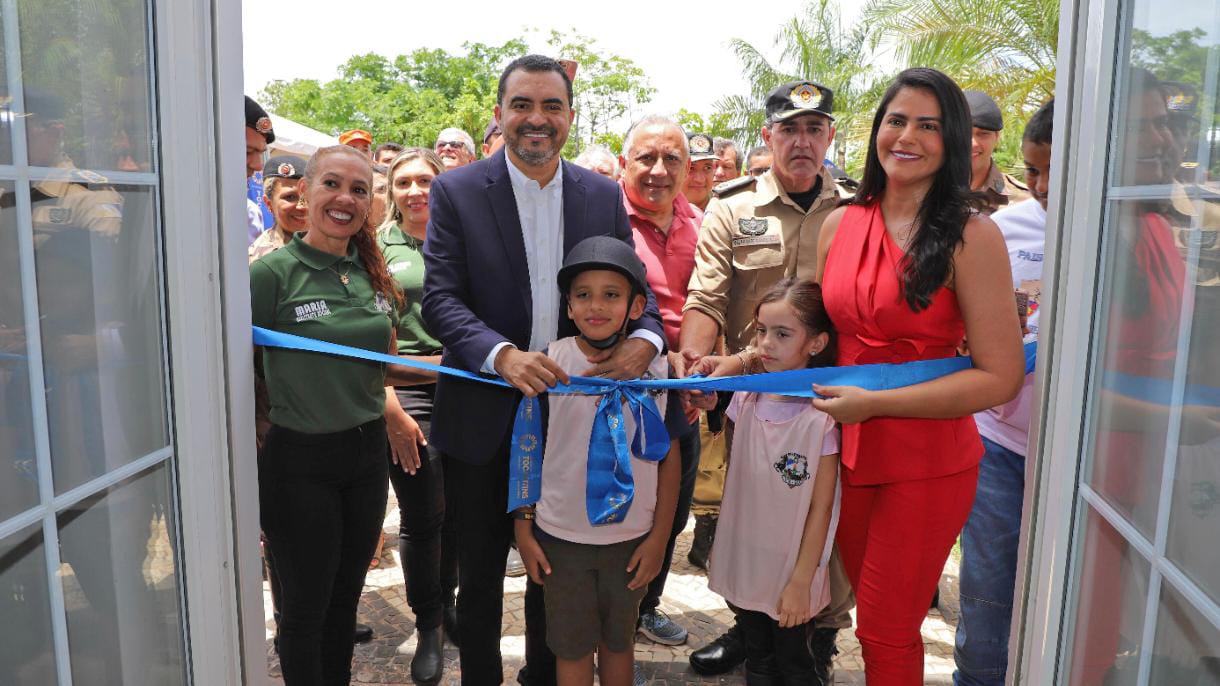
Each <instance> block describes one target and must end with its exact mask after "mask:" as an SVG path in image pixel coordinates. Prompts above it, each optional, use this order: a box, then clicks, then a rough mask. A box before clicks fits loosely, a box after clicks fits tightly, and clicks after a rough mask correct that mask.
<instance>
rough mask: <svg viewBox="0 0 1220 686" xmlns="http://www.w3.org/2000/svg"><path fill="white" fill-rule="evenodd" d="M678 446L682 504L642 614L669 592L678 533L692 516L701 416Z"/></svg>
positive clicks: (680, 502) (679, 499)
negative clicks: (666, 589)
mask: <svg viewBox="0 0 1220 686" xmlns="http://www.w3.org/2000/svg"><path fill="white" fill-rule="evenodd" d="M678 450H679V452H680V454H681V456H682V480H681V481H679V482H678V507H677V509H676V510H674V528H673V531H671V532H670V534H669V543H667V544H666V545H665V559H663V560H662V561H661V571H660V573H658V574H657V576H656V578H655V579H653V580H652V581H651V582H650V583H649V584H648V592H647V593H645V594H644V600H642V601H640V614H647V613H649V612H653V611H655V610H656V609H657V606H659V605H660V604H661V594H662V593H664V592H665V580H666V579H668V578H669V565H670V563H672V562H673V559H674V544H676V543H677V542H678V534H680V533H682V530H683V529H685V528H686V520H687V518H689V517H690V503H691V499H692V498H693V497H694V495H695V474H697V473H698V472H699V420H697V419H696V420H695V423H694V424H692V425H691V430H690V431H688V432H686V435H685V436H683V437H682V438H679V439H678Z"/></svg>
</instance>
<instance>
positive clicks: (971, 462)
mask: <svg viewBox="0 0 1220 686" xmlns="http://www.w3.org/2000/svg"><path fill="white" fill-rule="evenodd" d="M903 256H904V253H903V252H902V249H901V248H900V247H899V246H898V244H897V243H895V242H894V239H893V238H891V237H890V235H889V232H888V231H886V230H885V219H884V217H883V216H882V214H881V207H880V205H879V204H873V205H871V206H862V205H849V206H848V207H847V213H846V214H845V215H843V220H842V221H841V222H840V223H839V230H838V232H837V233H836V234H835V237H834V241H833V242H832V243H831V246H830V253H829V254H828V255H827V257H826V268H825V270H824V273H823V276H822V293H823V297H824V299H825V302H826V309H827V311H828V313H829V314H830V319H831V321H833V322H834V325H835V328H836V330H837V331H838V334H839V360H838V364H839V365H840V366H847V365H856V364H874V363H879V362H910V361H913V360H931V359H938V358H944V357H952V356H953V355H955V354H956V350H957V346H958V344H959V343H961V341H962V338H963V337H964V336H965V332H966V326H965V322H963V321H962V312H961V309H960V308H959V307H958V304H957V294H956V293H954V292H953V291H952V290H950V289H948V288H944V287H942V288H940V289H939V290H938V291H936V293H935V294H934V295H933V297H932V304H931V305H930V306H929V307H928V308H927V309H925V310H922V311H920V312H918V313H916V312H913V311H912V310H911V308H910V307H909V306H908V305H907V303H906V301H905V300H904V299H903V297H902V287H901V282H900V280H899V275H900V270H901V262H902V258H903ZM982 456H983V442H982V440H981V439H980V438H979V432H978V428H977V427H975V424H974V417H973V416H971V415H967V416H965V417H959V418H957V419H911V418H906V417H875V418H873V419H869V420H868V421H865V422H862V423H860V424H846V425H844V426H843V453H842V461H843V467H844V468H845V469H844V474H843V478H844V480H845V482H846V483H848V484H851V485H857V486H864V485H873V484H884V483H891V482H895V481H909V480H915V479H929V478H933V477H939V476H947V475H949V474H956V473H958V472H961V471H964V470H967V469H970V468H972V467H975V466H977V465H978V463H979V461H980V459H982Z"/></svg>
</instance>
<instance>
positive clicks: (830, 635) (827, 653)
mask: <svg viewBox="0 0 1220 686" xmlns="http://www.w3.org/2000/svg"><path fill="white" fill-rule="evenodd" d="M838 636H839V630H838V629H820V628H819V629H814V630H813V631H810V632H809V654H810V655H812V656H813V675H814V676H815V677H816V680H813V679H811V680H809V681H806V682H805V683H808V684H811V685H813V686H821V685H823V684H824V685H825V686H830V685H831V684H833V683H834V681H835V664H834V657H835V655H838V654H839V648H838V646H836V645H835V639H836V638H838Z"/></svg>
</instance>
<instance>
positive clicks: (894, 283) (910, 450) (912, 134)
mask: <svg viewBox="0 0 1220 686" xmlns="http://www.w3.org/2000/svg"><path fill="white" fill-rule="evenodd" d="M970 121H971V120H970V113H969V109H968V106H967V104H966V99H965V97H964V96H963V95H962V92H961V90H960V89H959V88H958V86H957V84H955V83H954V82H953V81H952V79H950V78H949V77H947V76H945V75H944V74H942V73H940V72H938V71H935V70H932V69H908V70H906V71H904V72H902V73H901V74H899V75H898V77H897V78H896V79H895V81H894V83H893V84H892V85H891V86H890V87H889V89H888V90H887V91H886V93H885V97H884V98H883V99H882V101H881V106H880V107H879V108H878V110H877V113H876V115H875V117H874V118H873V127H872V135H871V138H870V140H869V150H868V158H867V161H866V163H865V167H864V176H863V179H862V181H861V185H860V190H859V191H858V192H857V194H856V197H855V199H854V200H853V201H852V202H851V203H850V204H849V205H847V206H845V207H841V208H839V209H837V210H835V211H834V212H833V213H832V214H831V215H830V216H829V217H827V219H826V222H825V224H824V225H823V226H822V233H821V236H820V239H819V247H818V250H819V252H818V257H819V260H818V280H819V281H820V282H821V283H822V288H823V292H824V293H825V298H826V306H827V310H828V311H829V313H830V316H831V319H832V320H833V321H834V324H835V328H836V329H837V330H838V332H839V340H840V344H839V359H838V364H839V365H841V366H843V365H855V364H870V363H877V362H910V361H913V360H927V359H935V358H944V357H952V356H953V355H954V354H955V352H956V350H957V349H958V346H959V345H960V344H962V343H963V341H964V340H968V341H969V347H970V352H971V355H972V356H973V358H974V368H973V369H969V370H966V371H961V372H957V373H955V374H951V375H949V376H945V377H943V378H940V379H937V380H935V381H929V382H926V383H922V384H918V385H915V386H909V387H906V388H900V389H895V390H890V391H868V390H864V389H861V388H856V387H846V386H842V387H815V388H814V390H815V391H817V392H818V393H819V394H820V395H822V396H823V399H820V400H815V401H814V405H815V406H816V407H817V408H818V409H820V410H822V411H824V412H826V413H828V414H830V415H831V416H832V417H834V418H835V419H836V420H838V421H839V423H840V424H842V426H843V455H842V460H843V467H844V471H843V492H842V504H841V508H842V509H841V517H840V524H839V532H838V538H837V541H838V544H839V551H840V554H841V555H842V557H843V562H844V566H845V568H846V570H847V574H848V577H849V578H850V579H851V581H852V585H853V586H854V587H855V591H856V602H857V624H858V626H857V629H856V636H857V637H858V638H859V640H860V644H861V646H862V650H863V657H864V667H865V674H866V678H867V680H868V683H869V685H870V686H888V685H890V684H900V685H903V686H908V685H909V686H913V685H915V684H921V683H922V682H923V641H922V639H921V637H920V632H919V629H920V624H921V623H922V621H923V617H924V615H925V614H926V613H927V609H928V601H929V600H931V598H932V595H933V593H934V592H935V590H936V585H937V583H938V581H939V579H940V575H941V570H942V569H943V568H944V564H945V560H946V559H947V558H948V556H949V550H950V548H952V547H953V542H954V541H955V540H956V539H957V536H958V534H959V533H960V532H961V529H962V526H963V525H964V524H965V522H966V516H967V515H968V514H969V513H970V507H971V505H972V503H973V501H974V491H975V484H976V481H977V478H978V463H979V459H980V458H981V456H982V454H983V447H982V443H981V441H980V439H979V434H978V431H977V429H976V428H975V425H974V419H973V417H972V415H973V414H974V413H975V412H978V411H980V410H983V409H986V408H989V407H996V406H999V405H1002V404H1004V403H1006V402H1008V401H1009V400H1011V399H1012V398H1013V397H1014V396H1015V395H1016V394H1017V392H1018V390H1019V389H1020V387H1021V382H1022V379H1023V375H1024V369H1023V367H1024V358H1023V355H1022V350H1021V327H1020V324H1019V322H1018V319H1017V309H1016V307H1015V306H1014V296H1013V291H1012V277H1011V274H1010V271H1009V266H1008V252H1007V249H1006V248H1005V244H1004V239H1003V237H1002V235H1001V234H1000V231H999V229H998V228H997V227H996V225H995V224H994V223H993V222H992V221H991V220H990V219H988V218H987V217H985V216H983V215H981V214H978V213H977V212H974V211H973V210H972V209H971V205H970V203H971V194H970V191H969V187H970V134H971V130H970V126H971V123H970Z"/></svg>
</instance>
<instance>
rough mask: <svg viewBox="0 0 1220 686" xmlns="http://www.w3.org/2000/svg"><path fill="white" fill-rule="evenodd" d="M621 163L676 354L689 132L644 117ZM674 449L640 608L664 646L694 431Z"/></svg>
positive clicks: (644, 626)
mask: <svg viewBox="0 0 1220 686" xmlns="http://www.w3.org/2000/svg"><path fill="white" fill-rule="evenodd" d="M619 161H620V163H621V166H622V177H621V178H620V180H619V183H621V184H622V186H623V205H624V206H625V207H626V209H627V219H628V221H630V222H631V233H632V234H633V235H632V237H633V238H634V239H635V252H636V254H637V255H639V257H640V261H642V262H643V263H644V266H645V268H646V269H647V274H648V286H649V287H650V288H651V289H652V292H653V294H655V295H656V298H657V308H658V309H659V310H660V311H661V321H662V322H663V324H664V326H665V338H666V343H667V344H668V346H669V349H670V350H677V349H678V330H679V328H681V326H682V307H683V305H685V304H686V289H687V286H688V284H690V276H691V272H692V271H693V270H694V268H695V243H696V242H697V241H698V238H699V227H700V226H701V225H702V224H703V212H701V211H700V210H699V208H697V207H695V206H694V205H691V204H690V203H689V202H687V200H686V198H685V196H683V194H682V188H683V186H684V185H685V183H686V175H687V174H688V173H689V171H690V152H689V150H688V148H687V139H686V133H685V132H684V131H683V130H682V127H681V126H680V125H678V123H677V122H675V121H674V120H672V119H670V118H668V117H663V116H659V115H649V116H647V117H644V118H643V119H641V120H640V121H638V122H636V124H635V125H634V126H632V127H631V130H630V131H629V132H628V133H627V139H626V140H625V141H624V142H623V154H622V156H621V157H620V158H619ZM686 419H687V421H688V422H690V423H692V424H693V423H697V422H698V421H699V414H698V411H697V410H693V409H688V411H687V417H686ZM678 445H679V448H680V450H681V455H682V480H681V482H680V487H679V490H678V507H677V512H676V513H675V515H674V525H673V532H672V533H671V535H670V537H669V543H668V545H667V547H666V549H665V558H664V560H663V565H662V567H661V573H660V574H658V575H657V577H656V578H655V579H653V580H652V583H651V584H649V586H648V592H647V593H646V594H645V595H644V600H643V601H641V603H640V631H641V632H642V633H643V634H644V635H645V636H647V637H648V638H649V639H651V640H653V641H655V642H657V643H662V644H665V645H680V644H682V643H685V642H686V637H687V632H686V629H684V628H682V627H681V626H678V624H677V623H675V622H674V621H673V620H671V619H670V618H669V617H668V616H666V615H665V613H663V612H661V611H660V609H659V604H660V601H661V592H662V591H663V590H664V589H665V579H666V577H667V575H668V573H669V565H670V562H671V561H672V559H673V553H674V542H675V541H676V540H677V538H678V534H679V533H680V532H681V531H682V529H684V528H685V527H686V519H687V517H688V515H689V513H690V503H691V496H692V495H693V494H694V491H695V471H696V470H697V469H698V466H699V432H698V431H690V432H688V433H687V434H686V436H684V437H682V438H681V439H680V440H679V443H678Z"/></svg>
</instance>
